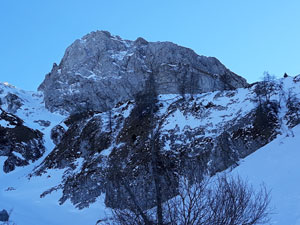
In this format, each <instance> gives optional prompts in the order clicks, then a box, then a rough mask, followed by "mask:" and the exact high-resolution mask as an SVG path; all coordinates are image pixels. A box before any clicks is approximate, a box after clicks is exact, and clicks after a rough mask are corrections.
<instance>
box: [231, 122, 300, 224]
mask: <svg viewBox="0 0 300 225" xmlns="http://www.w3.org/2000/svg"><path fill="white" fill-rule="evenodd" d="M299 146H300V125H298V126H296V127H294V128H293V129H292V130H290V132H289V133H288V134H287V133H284V134H282V135H280V136H278V137H277V138H276V140H274V141H273V142H271V143H270V144H268V145H266V146H264V147H262V148H261V149H259V150H258V151H256V152H255V153H253V154H251V155H250V156H248V157H247V158H245V159H244V160H243V161H242V162H241V164H240V166H239V167H237V168H236V169H235V170H234V173H237V174H239V175H240V176H241V177H242V178H244V179H247V180H248V181H249V183H251V184H253V185H254V187H255V186H258V185H260V184H263V183H264V184H265V185H266V187H267V188H268V189H270V190H271V198H272V201H271V206H272V207H274V214H273V215H272V220H271V224H276V225H299V224H300V147H299Z"/></svg>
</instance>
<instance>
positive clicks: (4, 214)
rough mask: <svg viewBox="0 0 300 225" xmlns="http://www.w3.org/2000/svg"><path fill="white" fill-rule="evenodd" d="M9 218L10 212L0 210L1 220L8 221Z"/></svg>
mask: <svg viewBox="0 0 300 225" xmlns="http://www.w3.org/2000/svg"><path fill="white" fill-rule="evenodd" d="M8 219H9V215H8V212H7V211H6V210H5V209H3V210H2V211H0V221H1V222H7V221H8Z"/></svg>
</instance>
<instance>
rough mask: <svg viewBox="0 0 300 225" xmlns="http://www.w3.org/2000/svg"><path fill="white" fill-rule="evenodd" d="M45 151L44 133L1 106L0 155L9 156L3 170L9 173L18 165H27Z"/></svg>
mask: <svg viewBox="0 0 300 225" xmlns="http://www.w3.org/2000/svg"><path fill="white" fill-rule="evenodd" d="M44 152H45V147H44V145H43V134H42V133H41V132H40V131H38V130H33V129H31V128H29V127H27V126H25V125H24V124H23V120H21V119H20V118H19V117H17V116H15V115H13V114H11V113H7V112H5V111H4V110H3V109H1V108H0V156H6V157H7V159H6V160H5V162H4V165H3V171H4V172H5V173H8V172H11V171H13V170H14V169H15V167H16V166H26V165H28V164H29V162H34V161H36V160H37V159H39V158H40V157H41V156H42V155H43V153H44Z"/></svg>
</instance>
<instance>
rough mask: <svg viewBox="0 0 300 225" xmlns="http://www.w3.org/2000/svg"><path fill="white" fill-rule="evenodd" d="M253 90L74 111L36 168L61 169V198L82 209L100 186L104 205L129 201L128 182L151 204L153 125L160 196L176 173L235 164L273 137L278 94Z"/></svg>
mask: <svg viewBox="0 0 300 225" xmlns="http://www.w3.org/2000/svg"><path fill="white" fill-rule="evenodd" d="M253 89H254V87H252V88H249V89H239V90H233V91H219V92H218V91H217V92H211V93H206V94H202V95H194V97H193V98H190V99H188V100H187V99H183V98H182V97H181V96H180V95H167V96H164V95H162V96H160V97H158V98H159V99H158V101H157V102H156V104H155V109H152V110H151V109H150V108H151V107H150V106H149V105H147V101H140V102H139V101H137V100H136V101H128V102H126V103H123V104H118V105H117V106H116V107H114V108H113V109H111V110H110V111H108V112H92V111H87V112H85V113H78V114H74V115H72V116H70V117H69V118H68V119H67V120H66V121H65V122H64V123H65V124H67V126H68V129H67V131H66V132H65V133H64V134H63V135H62V137H61V139H60V142H59V143H58V145H57V146H56V148H55V149H54V150H53V151H52V152H51V153H50V154H49V155H48V156H47V157H46V158H45V160H44V162H43V163H42V164H41V165H40V166H39V168H38V169H37V170H36V171H35V174H37V175H40V174H42V173H45V172H47V170H48V169H53V168H60V169H66V170H65V173H64V178H63V183H62V185H60V186H59V187H54V189H57V188H61V189H63V195H62V197H61V199H60V203H64V202H65V201H66V200H67V199H70V200H71V202H72V203H73V204H75V205H76V206H77V207H79V208H83V207H87V206H88V205H89V204H90V203H92V202H94V201H96V199H97V197H98V196H100V195H101V193H105V194H106V195H105V196H106V200H105V202H106V205H107V206H109V207H119V208H124V207H128V206H129V205H130V204H132V201H131V199H130V194H129V192H128V188H130V190H131V191H132V192H133V193H134V194H135V196H136V198H137V199H139V204H140V206H141V207H143V208H150V207H152V206H153V205H154V199H155V197H154V193H155V191H154V184H153V178H152V177H151V151H150V148H151V138H149V137H151V133H152V132H153V133H154V134H157V135H154V136H155V140H154V142H155V148H157V149H159V154H160V155H159V165H160V166H159V174H160V180H161V182H162V183H161V185H162V192H163V199H165V200H166V199H168V198H170V197H171V196H174V195H176V190H177V185H178V178H179V176H180V175H183V176H186V177H189V176H194V174H197V175H196V176H198V178H199V179H201V178H202V176H203V175H204V174H210V175H212V174H215V173H216V172H219V171H223V170H224V169H227V168H230V167H232V166H236V165H238V163H239V160H240V159H241V158H244V157H246V156H247V155H249V154H251V153H252V152H254V151H256V150H257V149H259V148H260V147H262V146H264V145H265V144H267V143H269V142H270V141H272V140H273V139H274V138H275V137H276V135H277V134H278V133H279V132H280V126H281V124H280V123H281V121H282V118H279V117H280V116H283V115H284V114H283V113H281V114H280V116H279V111H278V110H279V109H280V105H279V101H277V100H272V101H269V102H265V103H264V104H262V105H260V104H259V103H258V101H257V96H256V95H255V92H254V91H253ZM276 92H279V89H278V90H276ZM274 95H276V94H274ZM274 99H277V97H275V98H274ZM144 100H145V99H144ZM282 104H283V103H282ZM285 113H286V112H285ZM216 115H217V116H216ZM153 128H154V129H153ZM153 133H152V134H153ZM48 192H49V191H46V192H45V194H46V193H48ZM43 196H44V194H43Z"/></svg>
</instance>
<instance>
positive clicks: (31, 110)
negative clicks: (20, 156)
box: [0, 78, 300, 225]
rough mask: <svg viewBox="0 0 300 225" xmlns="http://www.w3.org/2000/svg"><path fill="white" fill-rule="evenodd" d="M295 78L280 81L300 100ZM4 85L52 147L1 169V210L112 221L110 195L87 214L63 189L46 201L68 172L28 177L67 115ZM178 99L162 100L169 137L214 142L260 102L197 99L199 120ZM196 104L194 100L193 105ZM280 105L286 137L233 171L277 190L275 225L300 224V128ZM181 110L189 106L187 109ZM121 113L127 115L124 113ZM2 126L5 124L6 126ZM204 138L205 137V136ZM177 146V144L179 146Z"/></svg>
mask: <svg viewBox="0 0 300 225" xmlns="http://www.w3.org/2000/svg"><path fill="white" fill-rule="evenodd" d="M294 80H295V79H294ZM294 80H293V78H286V79H284V80H280V81H278V82H281V84H282V85H283V90H284V92H285V93H287V92H288V90H289V89H290V88H293V89H294V92H295V94H296V95H297V97H298V98H299V97H300V96H299V94H300V93H299V92H300V88H299V82H298V81H297V83H296V82H294ZM0 85H1V86H0V98H2V99H3V98H4V97H5V96H6V95H7V93H13V94H15V95H17V96H18V97H19V98H20V101H21V102H22V105H21V106H20V108H19V109H17V110H16V112H15V115H17V116H18V117H20V118H21V119H22V120H24V123H25V125H27V126H28V127H31V128H34V129H39V130H40V131H41V132H42V133H43V134H44V141H45V147H46V152H45V154H44V155H43V157H42V158H40V159H39V160H37V161H36V162H34V163H31V164H30V165H28V166H25V167H18V168H16V169H15V170H14V171H12V172H10V173H7V174H6V173H3V171H2V170H0V210H2V209H3V208H5V209H7V210H12V214H11V221H12V222H15V223H16V224H17V225H63V224H72V225H89V224H91V225H93V224H95V223H96V221H97V220H98V219H103V218H105V217H107V215H108V214H109V212H110V211H109V209H107V208H106V207H105V204H104V195H101V196H99V197H97V199H96V202H95V203H92V204H90V205H89V207H87V208H84V209H82V210H79V209H77V208H76V207H75V206H74V205H73V204H72V203H71V202H70V201H69V200H67V201H66V202H65V203H64V204H62V205H59V204H58V202H59V199H60V198H61V196H62V189H58V190H57V191H53V192H52V193H51V194H48V195H45V197H43V198H40V195H41V194H42V193H43V192H44V191H45V190H48V189H49V188H51V187H54V186H58V185H60V184H62V180H63V178H62V177H63V175H64V173H65V172H66V170H65V169H47V171H46V173H45V174H43V175H42V176H33V177H31V179H28V178H29V177H28V174H30V173H31V172H32V170H33V169H34V168H35V167H36V166H39V165H40V164H41V163H42V162H43V160H44V159H45V158H46V157H47V156H48V155H49V154H51V152H52V150H53V148H54V147H55V145H54V143H53V142H52V140H51V138H50V132H51V129H52V128H53V127H54V126H56V125H57V124H61V126H66V125H65V124H64V123H63V122H62V121H64V119H65V118H66V116H62V115H60V114H55V113H51V112H49V111H48V110H46V109H45V107H44V103H43V96H42V95H41V94H40V93H36V92H25V91H22V90H18V89H16V88H14V87H12V86H9V85H7V84H0ZM1 90H2V91H1ZM178 98H180V96H177V97H176V98H172V99H174V100H166V99H169V96H165V97H164V96H162V99H161V101H163V103H164V105H163V107H162V108H161V109H160V111H159V113H161V114H162V115H168V116H166V120H165V123H163V129H162V131H163V134H167V133H168V131H169V130H171V129H174V130H175V129H176V132H178V136H179V135H180V134H181V133H182V134H183V133H184V132H187V131H188V132H192V131H193V130H194V129H197V128H198V127H200V126H201V127H203V129H204V130H205V132H204V135H205V138H207V137H211V138H214V136H217V135H219V133H220V132H221V131H222V128H223V127H224V126H225V125H226V124H230V123H233V121H235V120H236V118H242V117H243V116H244V115H246V114H248V113H249V112H251V110H253V109H254V108H255V103H254V102H253V101H252V99H253V98H254V93H253V88H252V89H251V88H249V89H238V90H237V91H228V92H226V91H225V92H224V93H222V92H210V93H206V94H200V95H197V96H196V97H195V100H194V102H195V103H196V104H198V103H199V104H200V103H201V104H202V105H203V106H204V108H205V107H206V108H207V109H205V111H203V114H204V115H205V116H203V117H199V115H202V114H200V113H198V112H196V113H191V112H189V111H188V110H186V108H189V107H190V106H189V105H187V106H186V105H182V104H181V103H180V102H179V103H178V104H177V103H176V102H177V101H178ZM272 99H273V100H276V99H277V100H278V99H279V94H276V95H274V96H273V97H272ZM169 101H170V102H169ZM2 102H3V104H2V105H1V107H2V108H3V109H4V110H9V106H8V104H7V103H5V102H4V101H3V100H2ZM194 102H190V105H191V107H192V106H193V104H192V103H194ZM211 102H212V103H214V104H215V105H214V104H211ZM175 103H176V104H175ZM172 104H173V105H175V106H178V107H179V108H178V110H177V109H176V110H175V109H174V110H173V111H170V112H168V110H167V108H168V107H166V106H168V105H172ZM280 104H281V105H280V106H281V107H280V112H279V117H280V129H279V130H280V133H281V135H278V136H277V137H276V138H275V139H274V140H273V141H272V142H271V143H269V144H267V145H265V146H264V147H262V148H260V149H259V150H257V151H256V152H254V153H252V154H251V155H249V156H248V157H246V158H245V159H243V160H241V161H240V163H239V164H240V165H239V166H238V167H237V168H235V169H234V170H233V173H237V174H239V175H241V176H242V177H243V178H245V179H248V180H249V183H253V185H259V184H260V183H262V182H264V183H265V185H266V186H267V188H269V189H271V190H272V205H273V206H274V207H275V214H274V215H273V217H272V224H278V225H297V224H300V188H299V184H300V182H299V180H300V179H299V178H300V175H299V171H300V163H298V162H299V159H300V151H299V145H300V125H297V126H295V127H294V128H292V129H290V128H288V126H287V124H286V121H284V115H285V113H286V111H287V109H286V107H285V100H284V98H283V99H282V100H281V101H280ZM183 106H184V107H185V108H184V107H183ZM122 107H123V106H121V107H120V108H115V109H114V110H113V112H112V113H118V114H120V115H121V116H120V117H124V118H127V117H128V112H127V111H126V110H123V108H122ZM180 107H183V109H184V110H185V111H184V110H182V109H181V108H180ZM129 109H130V108H129ZM129 109H128V111H129ZM120 110H121V111H122V113H123V114H122V113H120ZM183 112H186V113H183ZM197 113H198V114H197ZM205 113H206V114H205ZM113 115H114V114H113ZM96 116H97V117H99V118H100V119H103V118H105V116H106V114H102V113H100V114H99V115H96ZM100 119H99V120H100ZM42 120H43V121H50V122H51V124H50V125H49V126H44V125H42V124H41V123H39V122H36V121H42ZM233 124H234V123H233ZM0 125H4V123H2V124H0ZM201 135H202V133H200V136H201ZM188 141H189V140H188V139H184V140H182V142H184V143H185V144H187V145H188V143H186V142H188ZM177 142H178V141H177ZM177 142H176V143H175V144H178V143H177ZM175 144H173V143H171V142H166V144H165V148H164V151H166V152H168V151H173V146H175ZM179 144H180V143H179ZM109 149H110V148H108V149H106V150H104V151H103V152H100V153H99V155H104V156H105V155H109V154H110V151H109ZM104 153H105V154H104ZM5 160H6V158H5V157H0V168H2V167H3V163H4V161H5ZM76 162H77V161H76ZM82 168H83V167H82ZM82 168H81V167H80V166H78V168H76V169H75V170H74V171H73V173H74V174H75V173H79V172H80V171H81V169H82Z"/></svg>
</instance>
